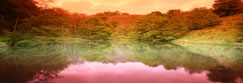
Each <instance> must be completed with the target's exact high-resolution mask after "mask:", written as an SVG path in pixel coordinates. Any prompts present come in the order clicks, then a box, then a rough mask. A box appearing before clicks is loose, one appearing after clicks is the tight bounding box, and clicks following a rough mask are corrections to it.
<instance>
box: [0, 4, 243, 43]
mask: <svg viewBox="0 0 243 83" xmlns="http://www.w3.org/2000/svg"><path fill="white" fill-rule="evenodd" d="M52 2H54V1H53V0H37V1H36V0H2V1H1V3H0V35H1V36H9V35H10V36H11V37H13V38H12V39H15V40H16V41H17V38H20V39H21V37H24V36H27V37H32V38H33V37H36V36H43V37H79V38H86V39H108V38H110V37H111V36H112V35H113V34H115V33H116V34H118V35H119V32H121V31H119V30H124V27H120V25H118V21H117V20H111V19H109V17H111V16H122V15H128V16H129V15H130V14H128V13H121V12H119V11H115V12H103V13H97V14H95V15H85V14H79V13H70V12H68V11H66V10H64V9H62V8H58V7H52V6H51V5H50V4H52ZM242 12H243V2H242V1H241V0H216V1H215V3H214V5H213V8H212V9H208V8H204V7H202V8H194V9H192V10H190V11H181V10H169V11H168V12H167V13H161V12H159V11H155V12H152V13H149V14H147V15H143V16H142V17H140V19H138V20H136V22H135V23H134V24H132V25H130V26H128V27H126V28H129V29H127V30H126V36H129V37H132V38H135V39H141V40H159V41H169V40H173V39H177V38H180V37H182V36H184V35H185V34H186V33H188V32H190V31H192V30H198V29H203V28H208V27H212V26H216V25H219V24H220V22H221V21H220V17H225V16H230V15H235V14H240V13H242ZM131 18H132V17H131ZM123 33H124V32H123ZM13 35H14V36H15V37H14V36H13ZM16 35H19V36H16ZM121 35H123V34H121Z"/></svg>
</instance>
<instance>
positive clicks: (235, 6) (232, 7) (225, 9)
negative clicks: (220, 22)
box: [213, 0, 243, 17]
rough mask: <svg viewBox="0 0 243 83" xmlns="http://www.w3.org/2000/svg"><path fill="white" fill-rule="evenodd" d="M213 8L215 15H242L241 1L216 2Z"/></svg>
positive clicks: (225, 0)
mask: <svg viewBox="0 0 243 83" xmlns="http://www.w3.org/2000/svg"><path fill="white" fill-rule="evenodd" d="M213 8H214V12H215V13H216V14H217V15H219V16H222V17H223V16H229V15H234V14H237V13H243V2H242V0H216V1H215V3H214V4H213Z"/></svg>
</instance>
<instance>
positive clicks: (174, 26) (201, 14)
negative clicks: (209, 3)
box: [133, 8, 220, 41]
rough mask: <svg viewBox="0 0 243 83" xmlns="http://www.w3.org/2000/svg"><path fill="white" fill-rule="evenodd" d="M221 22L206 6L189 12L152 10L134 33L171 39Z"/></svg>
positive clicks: (147, 36)
mask: <svg viewBox="0 0 243 83" xmlns="http://www.w3.org/2000/svg"><path fill="white" fill-rule="evenodd" d="M219 23H220V19H219V17H218V16H217V15H216V14H214V13H213V12H212V11H211V10H210V9H206V8H195V9H193V10H192V11H188V12H182V11H180V10H171V11H169V12H168V13H167V14H162V13H160V12H152V13H151V14H148V15H145V16H143V17H142V18H141V19H139V20H138V21H137V23H136V24H135V25H134V31H133V33H134V34H135V37H137V38H138V39H143V40H160V41H169V40H173V39H177V38H180V37H182V36H183V35H184V34H185V33H187V32H189V31H192V30H198V29H203V28H207V27H211V26H215V25H218V24H219Z"/></svg>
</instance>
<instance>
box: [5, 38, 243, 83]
mask: <svg viewBox="0 0 243 83" xmlns="http://www.w3.org/2000/svg"><path fill="white" fill-rule="evenodd" d="M0 65H1V66H0V83H234V82H236V83H243V47H233V46H220V45H199V44H181V45H176V44H166V43H151V42H138V41H129V40H120V41H106V42H91V41H86V42H66V43H57V44H54V43H53V44H52V43H50V44H48V45H42V46H37V47H25V48H20V47H18V48H6V47H5V48H0Z"/></svg>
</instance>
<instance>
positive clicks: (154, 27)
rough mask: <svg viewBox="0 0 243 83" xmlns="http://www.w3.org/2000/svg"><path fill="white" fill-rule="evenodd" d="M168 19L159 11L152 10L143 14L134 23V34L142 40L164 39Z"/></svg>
mask: <svg viewBox="0 0 243 83" xmlns="http://www.w3.org/2000/svg"><path fill="white" fill-rule="evenodd" d="M168 21H169V19H168V18H166V17H165V16H164V15H163V14H162V13H160V12H152V13H150V14H148V15H145V16H143V17H142V18H141V19H139V20H138V21H137V22H136V24H135V25H134V32H133V33H134V36H135V37H136V38H138V39H142V40H156V39H159V40H164V38H163V37H164V36H167V30H168V29H167V26H166V25H167V23H168Z"/></svg>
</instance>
